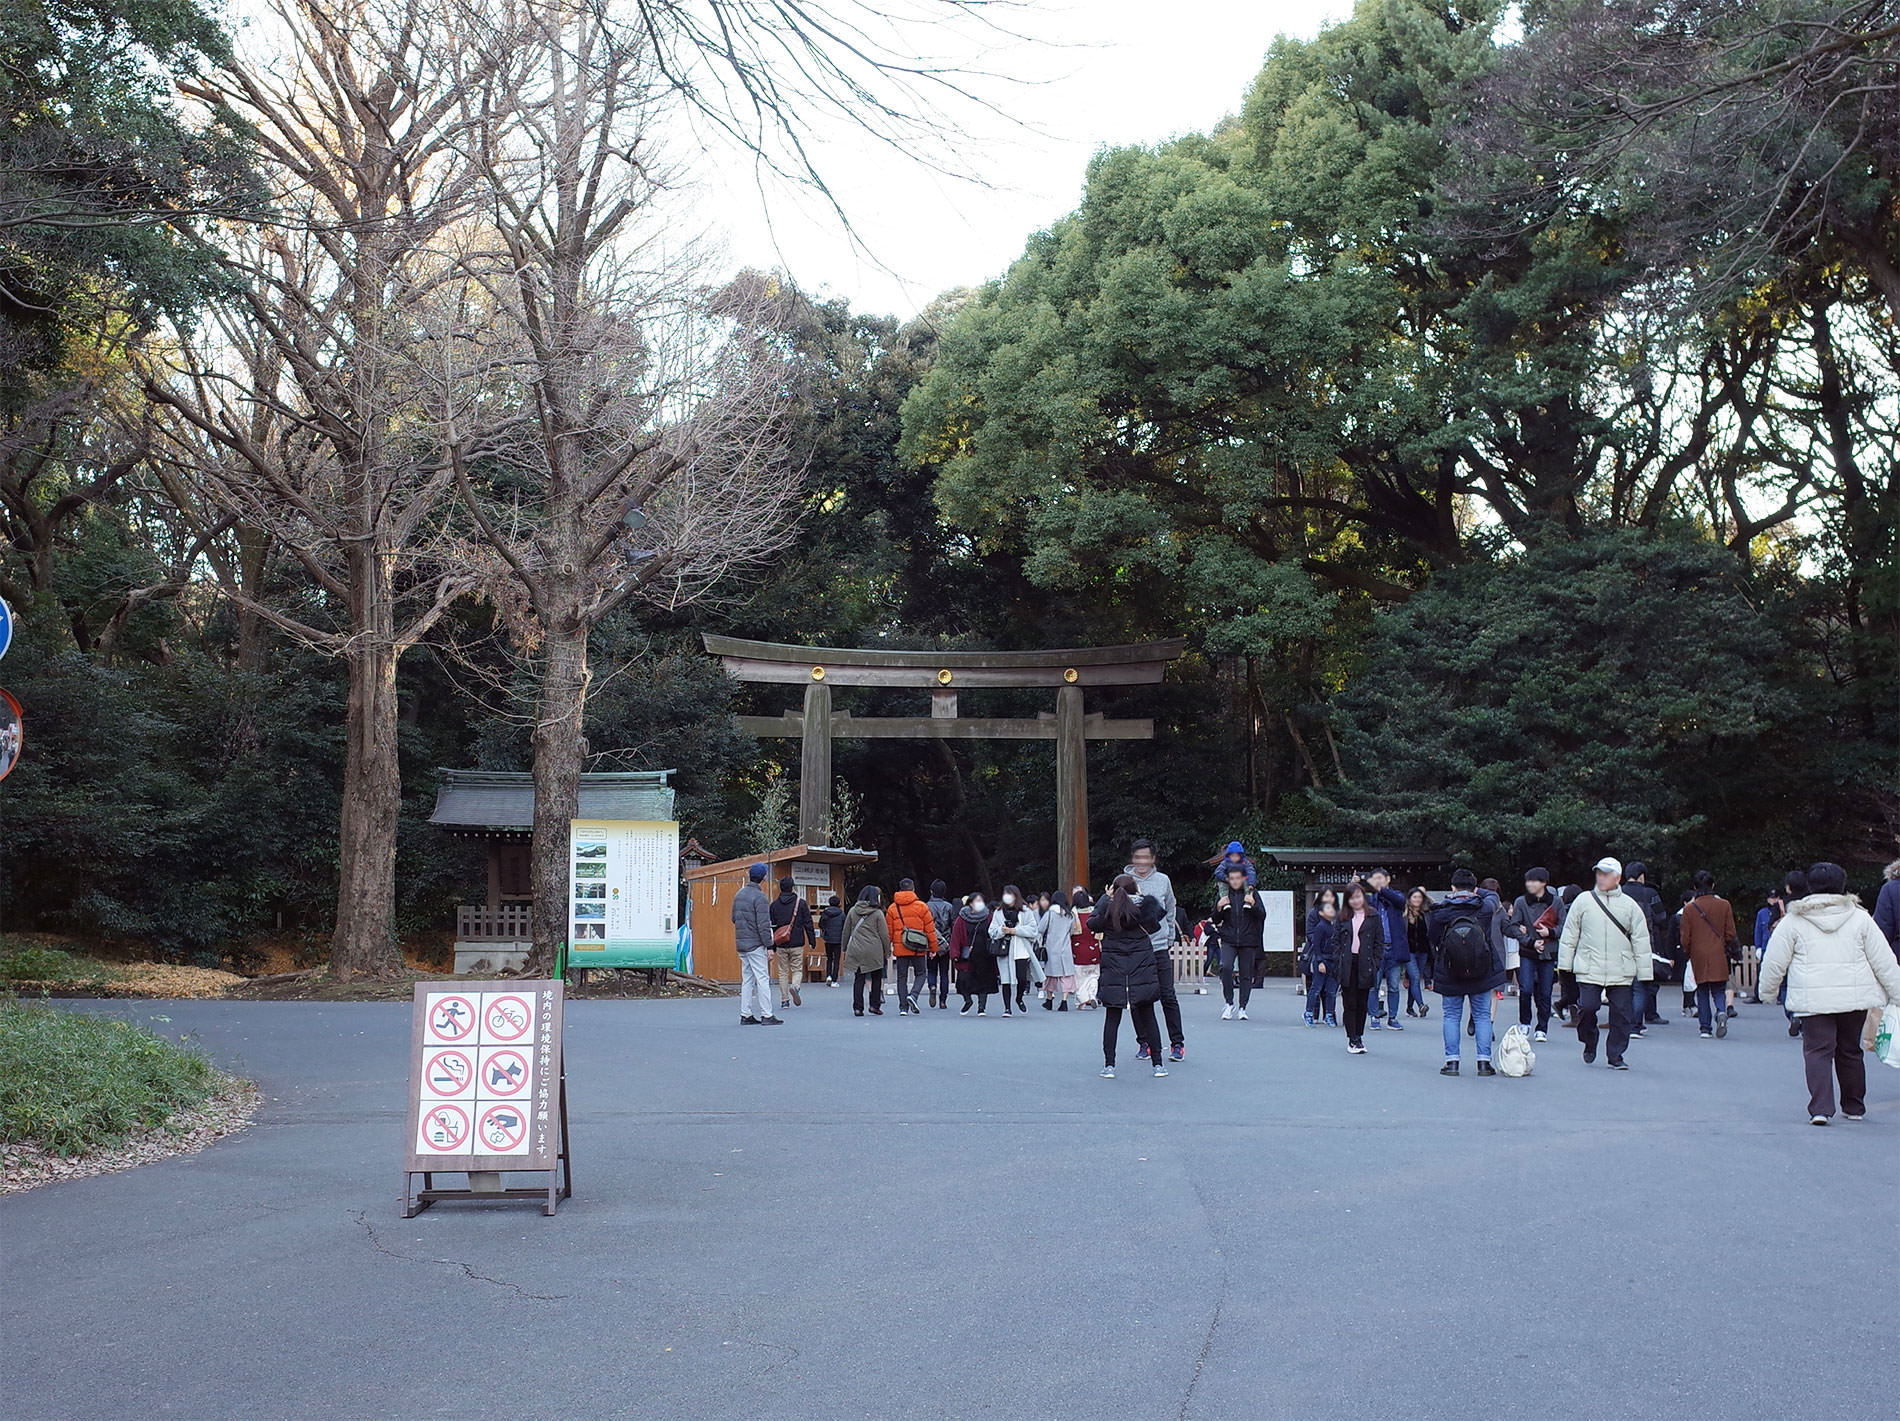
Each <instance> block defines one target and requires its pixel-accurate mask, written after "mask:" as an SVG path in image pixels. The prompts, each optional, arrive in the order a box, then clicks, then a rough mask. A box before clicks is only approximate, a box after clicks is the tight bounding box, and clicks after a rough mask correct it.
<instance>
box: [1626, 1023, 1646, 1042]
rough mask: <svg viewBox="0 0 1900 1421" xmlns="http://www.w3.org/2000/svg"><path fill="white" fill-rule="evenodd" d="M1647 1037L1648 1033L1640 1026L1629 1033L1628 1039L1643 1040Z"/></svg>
mask: <svg viewBox="0 0 1900 1421" xmlns="http://www.w3.org/2000/svg"><path fill="white" fill-rule="evenodd" d="M1648 1037H1649V1033H1648V1032H1647V1031H1645V1030H1643V1028H1642V1027H1640V1026H1639V1027H1637V1028H1636V1030H1634V1031H1632V1032H1631V1033H1630V1040H1632V1041H1644V1040H1647V1039H1648Z"/></svg>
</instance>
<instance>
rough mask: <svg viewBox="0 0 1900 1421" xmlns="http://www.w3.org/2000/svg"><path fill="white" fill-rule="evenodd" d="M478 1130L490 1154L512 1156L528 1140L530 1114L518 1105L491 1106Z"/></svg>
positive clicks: (483, 1116) (484, 1112)
mask: <svg viewBox="0 0 1900 1421" xmlns="http://www.w3.org/2000/svg"><path fill="white" fill-rule="evenodd" d="M476 1128H477V1131H478V1133H479V1134H480V1135H481V1142H482V1144H483V1146H484V1147H485V1148H486V1150H487V1152H488V1153H489V1154H497V1155H511V1154H514V1153H515V1152H516V1151H517V1150H519V1149H520V1148H521V1145H522V1142H523V1141H525V1140H526V1139H527V1138H528V1112H527V1111H525V1110H523V1109H522V1108H521V1107H520V1106H518V1105H491V1106H489V1107H488V1109H486V1110H484V1111H483V1112H482V1123H481V1124H480V1125H479V1126H477V1127H476Z"/></svg>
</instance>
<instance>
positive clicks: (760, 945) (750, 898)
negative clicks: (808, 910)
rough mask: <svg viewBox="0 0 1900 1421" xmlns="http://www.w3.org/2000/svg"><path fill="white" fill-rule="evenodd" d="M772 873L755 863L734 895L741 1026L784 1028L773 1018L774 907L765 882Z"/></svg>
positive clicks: (733, 906)
mask: <svg viewBox="0 0 1900 1421" xmlns="http://www.w3.org/2000/svg"><path fill="white" fill-rule="evenodd" d="M771 871H772V870H771V869H770V868H769V867H767V866H766V865H765V864H762V863H755V864H753V865H752V867H751V868H749V869H747V870H746V885H745V887H744V888H741V889H740V890H739V891H738V892H737V893H735V894H733V895H732V945H733V946H734V947H736V948H738V949H739V973H740V977H739V1024H740V1025H741V1026H783V1025H784V1024H785V1022H784V1020H783V1018H781V1017H777V1016H774V1015H773V1014H772V964H771V960H770V959H771V955H772V905H771V903H770V902H769V901H768V900H767V899H766V896H765V889H764V888H762V887H760V885H761V884H763V883H764V882H765V879H766V875H767V874H769V873H771Z"/></svg>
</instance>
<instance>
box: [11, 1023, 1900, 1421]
mask: <svg viewBox="0 0 1900 1421" xmlns="http://www.w3.org/2000/svg"><path fill="white" fill-rule="evenodd" d="M848 997H849V993H848V992H847V991H843V990H840V991H829V990H826V989H824V988H819V989H818V990H816V991H813V992H810V993H807V1001H808V1002H809V1003H811V1004H810V1005H808V1006H807V1007H805V1008H804V1009H803V1010H802V1011H800V1012H796V1013H794V1014H793V1020H792V1022H791V1024H789V1025H787V1026H785V1027H782V1028H778V1029H772V1030H754V1029H750V1028H748V1029H744V1030H742V1029H741V1028H740V1027H739V1026H738V1025H737V1024H736V1017H737V1011H736V1008H735V1006H734V1005H733V1004H732V1003H729V1002H713V1001H702V1002H687V1001H681V1002H652V1003H647V1002H579V1003H575V1004H572V1005H571V1006H570V1008H569V1014H568V1063H569V1073H570V1077H571V1082H572V1090H573V1096H572V1102H573V1110H574V1129H575V1137H576V1138H575V1142H574V1149H575V1156H576V1186H577V1193H576V1197H575V1198H574V1199H573V1200H572V1201H570V1202H569V1203H568V1204H567V1205H565V1206H564V1207H563V1208H562V1210H561V1212H560V1215H559V1217H557V1218H554V1219H547V1218H543V1217H542V1216H541V1215H540V1214H539V1213H538V1212H536V1211H534V1210H533V1209H532V1208H528V1207H523V1208H520V1209H514V1208H507V1207H502V1206H491V1207H487V1208H483V1209H471V1208H461V1209H456V1208H454V1207H451V1206H438V1207H437V1208H435V1209H433V1210H431V1211H429V1212H428V1213H426V1214H424V1215H422V1216H421V1217H420V1218H418V1219H414V1220H411V1221H408V1222H404V1221H403V1220H401V1219H400V1218H398V1217H397V1210H396V1195H397V1190H398V1186H399V1183H400V1177H401V1170H400V1159H399V1152H400V1147H401V1139H400V1137H401V1133H402V1125H403V1088H404V1085H403V1083H404V1076H405V1073H406V1069H407V1060H406V1055H407V1049H408V1041H409V1029H408V1008H407V1007H406V1006H389V1005H367V1004H366V1005H342V1006H337V1005H316V1004H301V1003H299V1004H292V1003H243V1004H240V1003H198V1002H179V1003H138V1004H130V1005H128V1004H115V1005H105V1004H100V1005H98V1006H97V1007H96V1008H95V1009H98V1010H105V1011H111V1012H113V1013H115V1014H119V1015H124V1016H128V1017H132V1018H134V1019H141V1020H152V1019H154V1018H162V1017H169V1018H170V1020H169V1022H165V1021H159V1022H157V1023H156V1024H157V1025H158V1029H160V1030H163V1031H168V1032H171V1033H174V1034H185V1033H191V1034H194V1035H196V1036H197V1037H198V1038H199V1039H201V1040H202V1041H203V1042H204V1044H205V1045H206V1047H207V1048H208V1049H209V1050H210V1051H211V1052H212V1053H213V1054H214V1055H215V1056H216V1057H217V1058H218V1059H219V1060H220V1061H221V1062H222V1063H223V1064H225V1065H226V1066H227V1067H230V1068H232V1069H235V1070H239V1071H242V1072H244V1073H247V1074H249V1075H251V1076H253V1077H254V1078H255V1079H257V1080H258V1081H259V1082H260V1083H261V1084H262V1085H263V1087H264V1091H265V1094H266V1098H267V1104H266V1107H265V1109H264V1111H263V1113H262V1115H261V1117H260V1119H259V1121H258V1123H257V1124H256V1125H255V1126H254V1127H253V1128H252V1129H251V1130H250V1131H249V1132H248V1133H246V1134H244V1135H242V1136H240V1137H238V1138H236V1139H234V1140H231V1141H229V1142H227V1143H224V1144H220V1145H218V1146H215V1147H213V1148H212V1149H210V1150H209V1151H207V1152H205V1153H203V1154H201V1155H197V1156H195V1157H192V1158H189V1159H182V1160H176V1161H171V1162H167V1163H165V1164H160V1165H156V1166H151V1167H148V1168H145V1169H141V1170H136V1171H133V1172H131V1173H127V1174H118V1175H109V1176H102V1177H99V1178H95V1179H90V1180H82V1181H78V1182H75V1183H71V1184H62V1185H55V1186H52V1187H49V1188H45V1189H41V1190H37V1191H34V1192H33V1193H30V1194H27V1195H23V1196H19V1197H15V1198H9V1199H5V1200H0V1266H3V1267H4V1273H3V1275H0V1397H4V1410H5V1412H6V1413H7V1414H9V1415H13V1416H21V1417H35V1418H64V1417H87V1418H91V1417H99V1418H124V1417H147V1416H183V1417H192V1418H223V1417H243V1418H260V1417H385V1416H387V1417H437V1416H440V1417H550V1418H553V1417H560V1418H577V1417H608V1416H652V1417H667V1418H698V1417H721V1418H725V1417H807V1416H809V1417H886V1416H889V1417H896V1416H919V1417H939V1416H941V1417H1077V1418H1085V1417H1086V1418H1094V1417H1102V1416H1108V1415H1125V1416H1130V1417H1144V1418H1150V1421H1175V1418H1210V1417H1248V1418H1253V1417H1275V1416H1289V1417H1294V1416H1296V1417H1325V1416H1349V1415H1350V1416H1374V1417H1457V1418H1461V1421H1463V1418H1469V1417H1473V1416H1493V1415H1506V1416H1526V1417H1570V1416H1579V1417H1581V1416H1590V1417H1593V1418H1595V1417H1633V1416H1648V1415H1658V1416H1661V1415H1674V1416H1688V1417H1700V1416H1709V1417H1717V1416H1720V1417H1728V1418H1733V1417H1777V1418H1780V1417H1787V1416H1798V1415H1805V1416H1820V1415H1848V1416H1874V1415H1879V1414H1882V1413H1883V1411H1884V1410H1885V1409H1886V1408H1887V1407H1888V1406H1890V1405H1891V1403H1892V1398H1893V1381H1894V1378H1895V1376H1896V1375H1900V1355H1897V1354H1896V1329H1895V1326H1894V1312H1893V1278H1892V1268H1893V1261H1894V1259H1895V1258H1896V1257H1900V1210H1897V1209H1896V1199H1897V1198H1900V1194H1897V1192H1896V1184H1897V1182H1900V1071H1890V1070H1887V1069H1885V1068H1883V1067H1879V1066H1878V1065H1875V1066H1874V1067H1873V1074H1874V1076H1875V1080H1874V1087H1873V1091H1872V1109H1871V1113H1870V1118H1869V1121H1868V1123H1866V1124H1865V1125H1860V1126H1849V1125H1845V1124H1836V1125H1834V1126H1833V1127H1832V1128H1830V1129H1826V1130H1818V1129H1814V1128H1811V1127H1810V1126H1809V1125H1808V1124H1807V1123H1806V1117H1805V1113H1804V1111H1803V1105H1804V1103H1805V1093H1804V1091H1803V1088H1802V1085H1801V1070H1800V1060H1799V1049H1798V1045H1797V1043H1795V1042H1793V1041H1790V1040H1789V1039H1788V1037H1787V1036H1786V1034H1785V1031H1784V1029H1783V1027H1782V1025H1781V1022H1780V1018H1779V1014H1778V1013H1773V1012H1771V1011H1769V1010H1766V1009H1763V1008H1752V1009H1745V1012H1746V1014H1745V1016H1744V1017H1743V1019H1742V1020H1741V1021H1740V1022H1738V1023H1737V1025H1736V1029H1735V1030H1734V1031H1733V1032H1732V1033H1731V1035H1730V1036H1729V1038H1728V1040H1726V1041H1719V1042H1708V1041H1700V1040H1697V1039H1696V1036H1695V1030H1694V1027H1693V1025H1692V1024H1690V1023H1688V1022H1684V1021H1681V1020H1677V1021H1675V1022H1674V1023H1673V1024H1672V1025H1670V1026H1668V1027H1667V1028H1662V1029H1658V1030H1655V1031H1653V1032H1652V1033H1651V1039H1650V1040H1648V1041H1643V1042H1637V1043H1635V1044H1634V1045H1633V1046H1632V1048H1631V1060H1632V1063H1633V1065H1634V1067H1635V1069H1634V1070H1632V1071H1630V1072H1629V1073H1627V1074H1621V1073H1611V1072H1609V1071H1606V1070H1604V1069H1603V1068H1602V1067H1601V1066H1597V1067H1593V1068H1585V1067H1584V1066H1583V1065H1582V1063H1581V1062H1580V1061H1579V1060H1578V1059H1577V1053H1576V1048H1575V1046H1574V1044H1573V1042H1572V1041H1571V1039H1570V1038H1569V1037H1568V1035H1567V1034H1566V1033H1560V1034H1559V1039H1557V1040H1554V1041H1552V1042H1551V1043H1550V1046H1549V1048H1548V1049H1547V1051H1546V1052H1545V1053H1544V1054H1543V1055H1542V1056H1541V1057H1540V1059H1539V1063H1538V1068H1537V1072H1536V1074H1535V1075H1534V1076H1533V1077H1531V1078H1530V1079H1528V1080H1506V1079H1503V1078H1498V1079H1491V1080H1479V1079H1476V1078H1474V1077H1473V1076H1471V1075H1469V1074H1467V1075H1466V1076H1465V1077H1463V1078H1461V1079H1458V1080H1446V1079H1441V1078H1440V1077H1439V1076H1438V1075H1437V1074H1436V1071H1435V1067H1436V1064H1437V1062H1438V1060H1439V1034H1438V1022H1437V1020H1436V1019H1435V1018H1434V1019H1433V1020H1432V1021H1431V1022H1429V1023H1425V1024H1423V1025H1424V1026H1425V1029H1420V1028H1419V1027H1417V1026H1415V1027H1414V1028H1413V1029H1411V1030H1409V1031H1406V1032H1405V1033H1403V1034H1402V1035H1399V1036H1396V1037H1395V1036H1392V1035H1390V1034H1386V1033H1379V1034H1375V1035H1373V1036H1372V1037H1371V1038H1370V1041H1369V1044H1370V1046H1371V1052H1370V1054H1369V1055H1367V1056H1365V1057H1349V1056H1347V1055H1346V1053H1345V1049H1344V1042H1343V1041H1342V1040H1341V1037H1340V1035H1339V1033H1338V1032H1328V1031H1307V1030H1305V1029H1303V1028H1301V1027H1299V1026H1298V1025H1297V1012H1296V1010H1295V1002H1294V998H1293V997H1292V995H1291V993H1290V992H1288V991H1287V990H1285V989H1284V987H1282V988H1280V989H1277V990H1273V991H1270V992H1269V993H1267V994H1266V997H1265V1001H1264V1005H1263V1007H1257V1008H1256V1010H1255V1012H1254V1017H1255V1019H1254V1020H1253V1021H1251V1022H1246V1023H1238V1022H1236V1023H1227V1022H1221V1021H1219V1020H1217V1019H1216V1018H1217V1015H1218V1011H1219V1000H1218V998H1216V997H1203V998H1187V999H1184V1005H1185V1006H1186V1009H1187V1013H1188V1044H1189V1060H1188V1062H1187V1064H1186V1065H1185V1066H1184V1067H1177V1068H1176V1069H1175V1071H1174V1073H1173V1074H1172V1075H1171V1076H1170V1077H1169V1078H1168V1079H1166V1080H1155V1079H1153V1078H1151V1077H1150V1076H1149V1075H1148V1074H1147V1073H1146V1072H1145V1071H1142V1072H1137V1071H1135V1070H1133V1069H1128V1067H1129V1066H1131V1065H1132V1063H1131V1062H1129V1061H1128V1060H1127V1059H1126V1053H1125V1054H1124V1062H1123V1064H1124V1070H1123V1074H1122V1075H1121V1077H1120V1078H1119V1079H1116V1080H1113V1081H1105V1080H1102V1079H1100V1078H1099V1077H1098V1076H1097V1075H1096V1069H1097V1067H1098V1066H1099V1060H1098V1058H1097V1056H1096V1042H1097V1037H1098V1034H1099V1030H1100V1018H1099V1017H1098V1016H1096V1015H1094V1014H1087V1015H1083V1016H1080V1017H1078V1016H1076V1015H1075V1014H1073V1013H1071V1014H1068V1015H1059V1016H1052V1015H1048V1014H1045V1013H1043V1012H1041V1011H1039V1010H1037V1011H1032V1013H1031V1015H1030V1017H1029V1019H1028V1020H1008V1021H1006V1020H1002V1019H1000V1018H998V1017H994V1016H992V1017H991V1018H989V1019H987V1020H983V1021H978V1020H976V1019H974V1018H971V1019H967V1020H960V1019H958V1017H957V1015H956V1013H955V1012H954V1011H951V1012H947V1013H943V1012H939V1013H931V1014H929V1015H927V1016H926V1017H925V1018H923V1019H921V1020H909V1019H899V1018H897V1017H896V1016H894V1015H891V1016H886V1017H885V1018H884V1019H882V1020H868V1019H867V1020H863V1021H859V1020H855V1019H853V1018H852V1017H851V1016H850V1008H849V1002H848ZM1257 1000H1258V999H1257ZM1511 1005H1512V1004H1509V1003H1507V1009H1509V1007H1510V1006H1511ZM1128 1050H1130V1051H1132V1046H1130V1047H1129V1048H1128ZM1466 1069H1467V1071H1469V1069H1470V1066H1469V1061H1468V1060H1467V1067H1466Z"/></svg>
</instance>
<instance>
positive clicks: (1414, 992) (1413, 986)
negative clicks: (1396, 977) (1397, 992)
mask: <svg viewBox="0 0 1900 1421" xmlns="http://www.w3.org/2000/svg"><path fill="white" fill-rule="evenodd" d="M1405 996H1406V1000H1407V1001H1409V1002H1411V1004H1412V1005H1413V1006H1415V1007H1422V1006H1424V1005H1425V969H1424V968H1423V967H1421V966H1420V965H1419V960H1418V959H1417V958H1416V957H1408V958H1406V959H1405Z"/></svg>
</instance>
